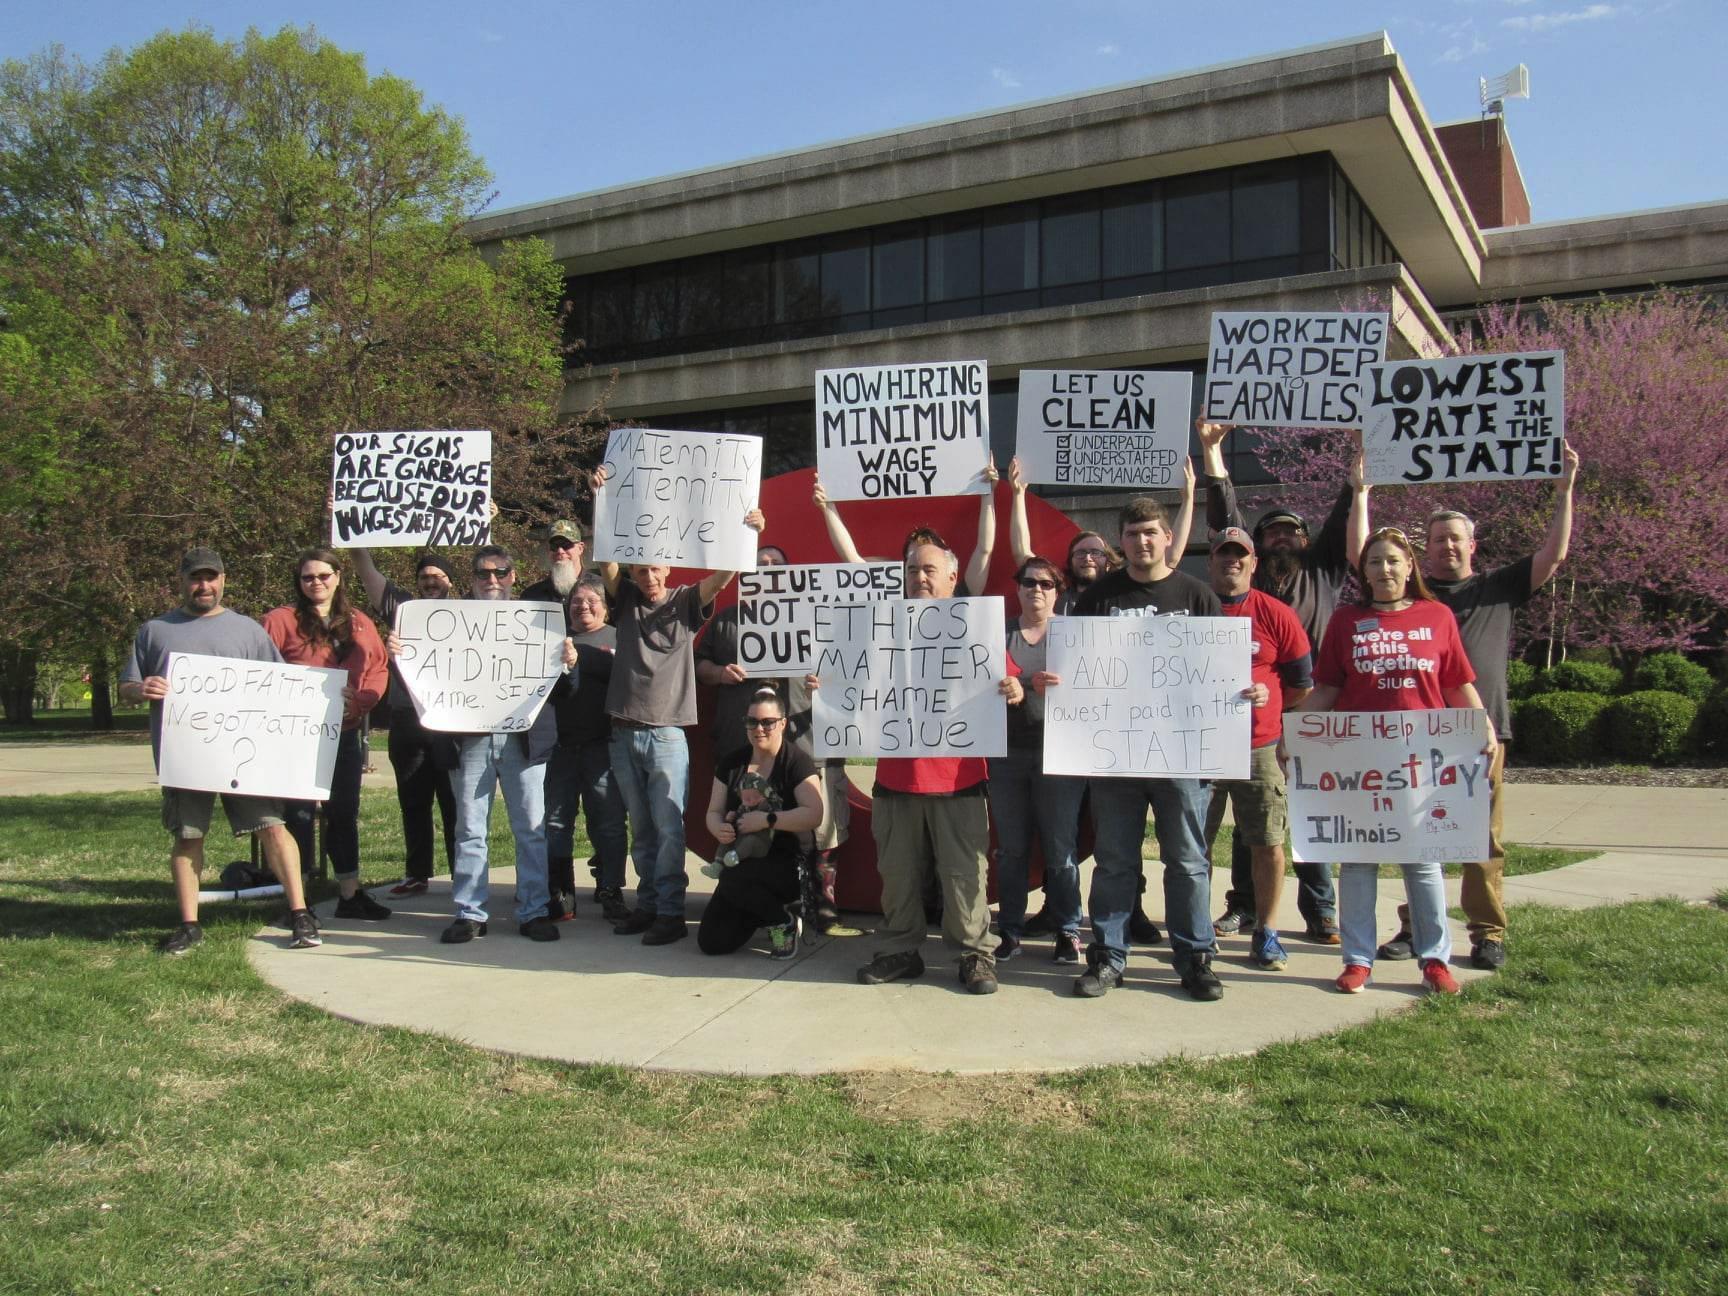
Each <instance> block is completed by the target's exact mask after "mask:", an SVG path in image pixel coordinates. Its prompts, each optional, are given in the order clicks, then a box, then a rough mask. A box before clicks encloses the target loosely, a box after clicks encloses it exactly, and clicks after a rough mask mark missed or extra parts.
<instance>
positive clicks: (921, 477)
mask: <svg viewBox="0 0 1728 1296" xmlns="http://www.w3.org/2000/svg"><path fill="white" fill-rule="evenodd" d="M989 462H990V391H989V384H988V381H987V374H986V372H985V364H984V362H983V361H982V360H954V361H947V362H944V363H941V364H907V365H873V366H871V367H869V368H864V369H819V370H817V371H816V473H817V475H818V476H819V477H821V478H822V485H823V488H824V489H825V490H826V491H827V492H828V498H829V499H832V500H859V499H903V498H906V497H908V496H918V497H923V496H934V495H982V494H984V493H985V492H986V491H988V490H989V489H990V483H989V481H988V479H987V478H986V477H985V475H984V470H985V468H986V467H988V465H989Z"/></svg>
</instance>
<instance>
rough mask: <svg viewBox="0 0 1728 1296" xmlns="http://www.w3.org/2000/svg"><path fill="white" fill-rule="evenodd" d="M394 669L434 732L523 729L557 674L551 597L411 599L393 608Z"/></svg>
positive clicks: (560, 627) (560, 612) (557, 622)
mask: <svg viewBox="0 0 1728 1296" xmlns="http://www.w3.org/2000/svg"><path fill="white" fill-rule="evenodd" d="M396 637H397V638H398V639H400V640H401V641H402V651H401V652H400V653H399V654H397V657H396V669H397V671H398V672H400V674H401V676H402V682H403V683H404V684H406V685H407V686H408V695H409V696H410V697H412V698H413V699H414V709H415V710H416V711H417V712H419V715H420V723H421V724H422V725H423V726H425V727H426V728H428V729H431V730H434V731H436V732H438V733H468V734H474V733H522V732H523V731H525V730H527V729H529V728H531V727H533V724H534V718H535V717H536V716H538V715H539V714H540V708H541V707H542V706H544V705H545V704H546V699H547V697H548V696H549V695H550V694H551V692H552V686H553V684H555V683H557V681H558V677H559V676H560V675H562V674H563V673H564V609H563V608H561V607H559V606H558V605H557V604H556V603H538V602H535V603H527V602H515V601H513V600H490V599H412V600H410V601H409V602H407V603H404V604H402V606H401V607H399V608H397V609H396Z"/></svg>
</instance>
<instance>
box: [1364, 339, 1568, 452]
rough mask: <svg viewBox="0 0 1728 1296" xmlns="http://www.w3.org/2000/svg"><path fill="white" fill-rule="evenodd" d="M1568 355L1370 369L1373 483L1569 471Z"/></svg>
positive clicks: (1368, 446) (1367, 440)
mask: <svg viewBox="0 0 1728 1296" xmlns="http://www.w3.org/2000/svg"><path fill="white" fill-rule="evenodd" d="M1565 386H1566V355H1565V352H1563V351H1530V352H1524V353H1521V354H1518V355H1480V356H1451V357H1448V358H1446V359H1443V360H1402V361H1397V362H1395V363H1392V364H1383V365H1374V366H1372V367H1371V368H1370V369H1369V370H1368V377H1367V413H1366V416H1365V421H1364V422H1363V425H1362V450H1363V456H1364V462H1365V464H1366V467H1367V471H1368V480H1369V481H1370V482H1373V483H1375V484H1381V483H1385V484H1389V485H1395V486H1408V485H1414V484H1416V483H1419V482H1453V481H1515V480H1524V479H1526V478H1542V477H1557V476H1559V475H1560V472H1561V469H1562V467H1563V466H1564V465H1563V463H1562V459H1561V448H1562V446H1563V445H1564V444H1565V438H1566V399H1565Z"/></svg>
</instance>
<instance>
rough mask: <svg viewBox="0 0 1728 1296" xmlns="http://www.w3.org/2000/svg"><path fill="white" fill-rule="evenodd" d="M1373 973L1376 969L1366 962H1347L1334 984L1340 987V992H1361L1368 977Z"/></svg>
mask: <svg viewBox="0 0 1728 1296" xmlns="http://www.w3.org/2000/svg"><path fill="white" fill-rule="evenodd" d="M1373 975H1374V969H1373V968H1371V967H1369V966H1368V965H1367V964H1365V963H1346V964H1345V965H1344V970H1343V971H1342V972H1340V973H1339V974H1338V979H1337V980H1336V981H1334V982H1333V983H1332V984H1333V985H1335V986H1337V987H1338V993H1339V994H1361V993H1362V988H1363V987H1364V986H1366V985H1367V984H1368V978H1369V977H1371V976H1373Z"/></svg>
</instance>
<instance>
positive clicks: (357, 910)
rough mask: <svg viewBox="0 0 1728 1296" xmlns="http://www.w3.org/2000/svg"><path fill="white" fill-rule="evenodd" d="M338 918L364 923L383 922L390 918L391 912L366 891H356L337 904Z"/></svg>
mask: <svg viewBox="0 0 1728 1296" xmlns="http://www.w3.org/2000/svg"><path fill="white" fill-rule="evenodd" d="M336 916H337V917H338V918H358V919H359V920H360V921H362V922H383V921H384V920H385V919H386V918H388V917H389V916H390V910H389V909H387V908H385V907H384V906H383V905H381V904H379V903H378V902H377V901H376V900H374V899H373V898H372V897H371V896H369V895H367V894H366V892H365V891H364V890H361V891H356V892H355V893H354V894H353V895H351V896H349V897H348V898H347V899H346V900H338V901H337V902H336Z"/></svg>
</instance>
